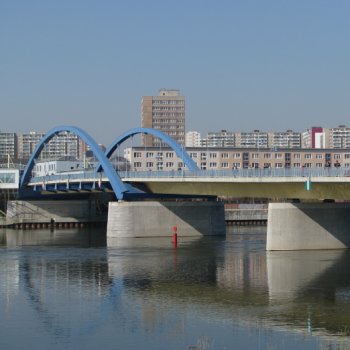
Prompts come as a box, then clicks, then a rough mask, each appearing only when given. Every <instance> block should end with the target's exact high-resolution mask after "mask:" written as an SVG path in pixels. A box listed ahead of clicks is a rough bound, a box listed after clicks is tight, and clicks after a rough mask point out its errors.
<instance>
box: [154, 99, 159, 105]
mask: <svg viewBox="0 0 350 350" xmlns="http://www.w3.org/2000/svg"><path fill="white" fill-rule="evenodd" d="M152 103H153V104H154V105H159V104H160V101H159V100H153V101H152Z"/></svg>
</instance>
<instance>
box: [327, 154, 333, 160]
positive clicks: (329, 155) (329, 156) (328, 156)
mask: <svg viewBox="0 0 350 350" xmlns="http://www.w3.org/2000/svg"><path fill="white" fill-rule="evenodd" d="M331 160H332V155H331V154H330V153H326V162H330V161H331Z"/></svg>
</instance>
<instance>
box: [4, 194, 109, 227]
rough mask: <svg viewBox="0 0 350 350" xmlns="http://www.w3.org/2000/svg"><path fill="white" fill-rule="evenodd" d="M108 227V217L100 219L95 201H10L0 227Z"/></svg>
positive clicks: (104, 216)
mask: <svg viewBox="0 0 350 350" xmlns="http://www.w3.org/2000/svg"><path fill="white" fill-rule="evenodd" d="M106 223H107V215H99V216H97V215H96V205H95V202H94V201H81V200H76V201H74V200H71V201H45V200H42V201H18V200H17V201H10V202H8V205H7V217H6V218H0V227H13V228H19V229H29V228H47V227H85V226H94V225H97V226H99V225H103V224H106Z"/></svg>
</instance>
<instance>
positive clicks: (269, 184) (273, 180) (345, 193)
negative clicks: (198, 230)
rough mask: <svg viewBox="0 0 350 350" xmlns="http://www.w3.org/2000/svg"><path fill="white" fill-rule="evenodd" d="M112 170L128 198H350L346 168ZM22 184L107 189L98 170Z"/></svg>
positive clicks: (43, 189)
mask: <svg viewBox="0 0 350 350" xmlns="http://www.w3.org/2000/svg"><path fill="white" fill-rule="evenodd" d="M118 175H119V177H120V178H121V179H122V181H123V182H124V183H126V184H128V185H132V187H133V189H134V190H133V192H132V193H130V194H125V197H126V198H128V196H129V198H130V199H132V198H164V197H171V196H173V197H182V196H184V197H191V196H193V197H201V196H232V197H260V198H297V199H322V200H323V199H328V200H330V199H341V200H349V199H350V169H347V168H343V169H336V168H331V169H327V168H307V169H302V168H292V169H273V170H271V169H261V170H260V169H252V170H250V169H234V170H180V171H123V172H118ZM27 186H29V187H31V188H33V190H34V191H38V192H39V193H41V194H46V195H49V194H54V193H78V192H86V191H94V192H98V191H101V192H113V189H112V187H111V185H110V182H109V179H108V177H107V175H106V174H105V173H104V172H82V173H78V174H73V173H71V174H69V173H68V174H62V175H51V176H41V177H33V178H31V179H30V180H29V182H28V184H27ZM307 186H308V187H307ZM136 189H138V190H139V192H136V191H137V190H136Z"/></svg>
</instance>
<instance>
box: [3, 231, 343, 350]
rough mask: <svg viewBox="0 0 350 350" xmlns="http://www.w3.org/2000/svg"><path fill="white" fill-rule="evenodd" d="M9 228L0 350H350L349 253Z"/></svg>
mask: <svg viewBox="0 0 350 350" xmlns="http://www.w3.org/2000/svg"><path fill="white" fill-rule="evenodd" d="M171 241H172V237H169V238H147V239H140V238H139V239H107V238H106V233H105V229H96V228H94V229H66V230H58V229H56V230H54V231H50V230H48V229H47V230H45V229H40V230H25V231H21V230H12V229H0V274H1V278H0V312H1V318H0V339H1V340H0V342H1V348H2V349H85V350H89V349H152V350H154V349H159V350H160V349H162V350H164V349H166V350H168V349H169V350H172V349H181V350H187V349H189V348H190V347H197V349H199V348H201V349H266V350H271V349H338V348H339V347H341V348H342V349H350V345H349V344H350V339H349V338H348V336H347V335H346V331H347V330H348V329H349V326H350V273H349V270H350V251H349V250H337V251H335V250H329V251H293V252H266V251H265V245H266V227H265V226H261V227H260V226H250V227H243V226H239V227H236V226H228V227H227V236H226V237H225V238H182V237H178V246H177V247H176V248H174V247H173V245H172V242H171Z"/></svg>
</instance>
